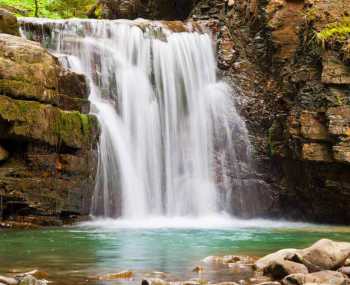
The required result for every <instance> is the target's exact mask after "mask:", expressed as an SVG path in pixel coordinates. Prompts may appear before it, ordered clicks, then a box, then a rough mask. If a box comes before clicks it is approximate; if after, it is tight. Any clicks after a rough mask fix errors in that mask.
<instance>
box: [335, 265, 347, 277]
mask: <svg viewBox="0 0 350 285" xmlns="http://www.w3.org/2000/svg"><path fill="white" fill-rule="evenodd" d="M338 271H339V272H341V273H343V274H345V275H347V276H349V277H350V266H343V267H341V268H339V269H338Z"/></svg>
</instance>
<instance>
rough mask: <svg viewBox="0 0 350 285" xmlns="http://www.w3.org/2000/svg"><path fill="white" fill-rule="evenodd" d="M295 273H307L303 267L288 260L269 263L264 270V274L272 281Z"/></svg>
mask: <svg viewBox="0 0 350 285" xmlns="http://www.w3.org/2000/svg"><path fill="white" fill-rule="evenodd" d="M295 273H303V274H307V273H309V271H308V269H307V268H306V266H305V265H303V264H300V263H296V262H293V261H288V260H279V261H275V262H273V263H271V264H270V265H269V266H268V267H266V268H264V274H265V275H268V276H271V277H272V278H273V279H277V280H280V279H282V278H284V277H286V276H287V275H290V274H295Z"/></svg>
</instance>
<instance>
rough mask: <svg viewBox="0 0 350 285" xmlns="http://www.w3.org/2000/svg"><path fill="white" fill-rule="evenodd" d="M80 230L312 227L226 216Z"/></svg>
mask: <svg viewBox="0 0 350 285" xmlns="http://www.w3.org/2000/svg"><path fill="white" fill-rule="evenodd" d="M79 226H80V227H82V228H96V229H102V230H103V229H104V230H114V229H208V230H215V229H220V230H225V229H227V230H232V229H242V228H271V229H272V228H307V227H313V226H314V225H312V224H308V223H301V222H288V221H283V220H266V219H251V220H242V219H236V218H233V217H231V216H229V215H227V214H221V215H210V216H202V217H162V216H161V217H148V218H145V219H136V220H135V219H98V218H97V219H94V220H92V221H88V222H84V223H81V224H80V225H79Z"/></svg>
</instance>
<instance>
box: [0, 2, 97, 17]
mask: <svg viewBox="0 0 350 285" xmlns="http://www.w3.org/2000/svg"><path fill="white" fill-rule="evenodd" d="M95 3H96V0H0V7H1V6H3V7H6V8H12V10H13V12H15V13H16V14H17V16H30V17H45V18H71V17H79V18H84V17H86V15H87V13H88V11H89V10H90V9H91V8H92V7H93V5H94V4H95Z"/></svg>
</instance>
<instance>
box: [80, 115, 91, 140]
mask: <svg viewBox="0 0 350 285" xmlns="http://www.w3.org/2000/svg"><path fill="white" fill-rule="evenodd" d="M80 122H81V126H82V131H83V134H85V135H86V134H89V133H90V120H89V116H87V115H84V114H80Z"/></svg>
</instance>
